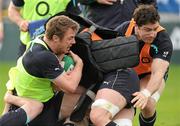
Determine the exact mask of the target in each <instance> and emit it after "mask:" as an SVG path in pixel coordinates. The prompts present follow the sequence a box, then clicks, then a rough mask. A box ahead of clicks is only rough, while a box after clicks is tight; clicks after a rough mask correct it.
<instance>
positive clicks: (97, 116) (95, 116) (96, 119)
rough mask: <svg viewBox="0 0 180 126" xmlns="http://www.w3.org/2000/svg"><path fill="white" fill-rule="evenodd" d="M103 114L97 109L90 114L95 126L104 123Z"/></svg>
mask: <svg viewBox="0 0 180 126" xmlns="http://www.w3.org/2000/svg"><path fill="white" fill-rule="evenodd" d="M101 114H102V113H100V112H99V111H97V110H96V109H91V112H90V120H91V122H92V123H93V124H94V125H99V124H100V123H102V122H103V118H102V115H101ZM103 117H104V116H103Z"/></svg>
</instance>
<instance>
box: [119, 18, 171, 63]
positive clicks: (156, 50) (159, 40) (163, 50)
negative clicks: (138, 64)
mask: <svg viewBox="0 0 180 126" xmlns="http://www.w3.org/2000/svg"><path fill="white" fill-rule="evenodd" d="M129 23H130V22H129V21H128V22H124V23H123V24H121V25H120V26H119V27H117V29H116V30H117V31H118V32H119V35H120V36H125V33H126V31H127V28H128V26H129ZM132 34H134V29H133V31H132ZM144 45H145V42H143V41H140V42H139V46H140V52H141V51H142V49H143V48H146V47H145V46H144ZM172 51H173V47H172V42H171V40H170V37H169V35H168V33H167V32H166V31H165V30H163V31H160V32H158V33H157V36H156V38H155V39H154V41H153V42H152V43H151V45H150V48H149V51H147V53H148V54H149V55H150V56H151V57H152V59H154V58H160V59H162V60H165V61H168V62H170V59H171V56H172ZM141 53H142V52H141ZM140 60H141V61H142V62H144V64H146V62H147V63H149V62H150V60H151V59H150V58H146V57H141V59H140Z"/></svg>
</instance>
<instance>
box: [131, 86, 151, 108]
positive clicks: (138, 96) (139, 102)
mask: <svg viewBox="0 0 180 126" xmlns="http://www.w3.org/2000/svg"><path fill="white" fill-rule="evenodd" d="M133 96H135V98H133V99H132V100H131V103H135V104H134V107H136V108H140V109H144V107H145V106H146V105H147V102H148V99H149V97H150V96H151V93H150V92H149V91H148V90H147V89H143V90H142V91H140V92H135V93H134V94H133Z"/></svg>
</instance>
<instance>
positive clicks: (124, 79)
mask: <svg viewBox="0 0 180 126" xmlns="http://www.w3.org/2000/svg"><path fill="white" fill-rule="evenodd" d="M103 88H109V89H113V90H115V91H117V92H119V93H120V94H121V95H122V96H124V98H125V99H126V102H127V105H126V108H130V107H131V106H132V103H131V100H132V99H133V96H132V94H133V93H135V92H137V91H139V90H140V88H139V78H138V76H137V74H136V72H135V71H134V70H133V69H119V70H117V71H114V72H111V73H108V74H107V75H105V76H104V81H103V83H102V84H101V86H100V89H103Z"/></svg>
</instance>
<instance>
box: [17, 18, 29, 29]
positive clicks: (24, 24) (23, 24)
mask: <svg viewBox="0 0 180 126" xmlns="http://www.w3.org/2000/svg"><path fill="white" fill-rule="evenodd" d="M18 25H19V29H20V30H21V31H23V32H27V31H28V26H29V22H28V21H27V20H22V21H21V22H20V23H19V24H18Z"/></svg>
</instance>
